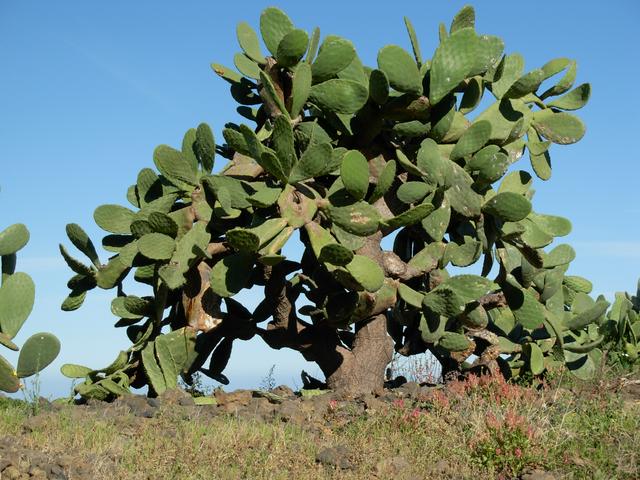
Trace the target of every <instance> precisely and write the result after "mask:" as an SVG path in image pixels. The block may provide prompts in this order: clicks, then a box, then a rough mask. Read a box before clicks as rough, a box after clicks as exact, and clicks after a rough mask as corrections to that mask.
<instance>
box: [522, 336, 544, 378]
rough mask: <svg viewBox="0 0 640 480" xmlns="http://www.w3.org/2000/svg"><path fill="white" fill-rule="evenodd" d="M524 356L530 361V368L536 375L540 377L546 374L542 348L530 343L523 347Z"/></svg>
mask: <svg viewBox="0 0 640 480" xmlns="http://www.w3.org/2000/svg"><path fill="white" fill-rule="evenodd" d="M523 351H524V354H525V355H526V356H527V358H528V359H529V368H530V369H531V373H533V374H534V375H540V374H542V372H544V369H545V365H544V354H543V353H542V350H540V347H539V346H538V345H537V344H536V343H533V342H529V343H527V344H525V345H524V347H523Z"/></svg>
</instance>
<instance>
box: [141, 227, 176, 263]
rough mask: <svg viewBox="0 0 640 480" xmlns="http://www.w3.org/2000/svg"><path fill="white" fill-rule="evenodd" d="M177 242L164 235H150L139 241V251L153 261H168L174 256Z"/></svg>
mask: <svg viewBox="0 0 640 480" xmlns="http://www.w3.org/2000/svg"><path fill="white" fill-rule="evenodd" d="M175 248H176V242H175V241H174V240H173V238H171V237H169V236H168V235H164V234H162V233H148V234H146V235H143V236H142V237H141V238H140V239H139V240H138V251H139V252H140V253H141V254H142V255H144V256H145V257H147V258H150V259H152V260H168V259H170V258H171V255H173V252H174V250H175Z"/></svg>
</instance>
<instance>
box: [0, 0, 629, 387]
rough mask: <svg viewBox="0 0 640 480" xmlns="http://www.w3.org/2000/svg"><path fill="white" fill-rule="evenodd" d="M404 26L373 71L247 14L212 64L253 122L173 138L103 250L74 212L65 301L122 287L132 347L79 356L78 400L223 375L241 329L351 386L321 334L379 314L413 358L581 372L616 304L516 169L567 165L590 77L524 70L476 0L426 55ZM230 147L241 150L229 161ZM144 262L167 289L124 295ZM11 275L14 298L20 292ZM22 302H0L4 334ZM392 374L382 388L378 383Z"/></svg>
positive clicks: (571, 70) (108, 216)
mask: <svg viewBox="0 0 640 480" xmlns="http://www.w3.org/2000/svg"><path fill="white" fill-rule="evenodd" d="M405 26H406V28H407V32H408V35H409V41H410V43H411V50H412V53H410V52H408V51H406V50H404V49H403V48H401V47H399V46H395V45H387V46H384V47H383V48H381V49H380V50H379V52H378V56H377V65H375V66H374V68H370V67H368V66H366V65H364V64H363V63H362V61H361V59H360V57H359V56H358V55H357V53H356V50H355V48H354V46H353V44H352V43H351V42H350V41H349V40H347V39H345V38H341V37H338V36H335V35H329V36H326V37H324V39H323V38H321V35H320V30H319V29H315V30H313V31H312V32H307V31H304V30H301V29H298V28H297V27H296V26H295V25H294V23H293V21H292V20H291V19H290V18H289V17H288V16H287V15H286V14H285V13H284V12H282V11H281V10H279V9H277V8H274V7H269V8H267V9H266V10H264V11H263V12H262V14H261V16H260V35H261V37H262V40H263V42H264V45H265V46H266V49H267V51H266V52H263V51H262V50H261V47H260V42H259V40H258V34H257V33H256V31H255V30H254V29H253V28H252V27H251V26H249V24H247V23H241V24H240V25H238V28H237V37H238V41H239V44H240V48H241V52H240V53H238V54H236V56H235V58H234V63H235V65H236V67H237V68H238V70H239V71H235V70H233V69H230V68H227V67H225V66H222V65H219V64H214V65H213V69H214V71H215V73H216V74H218V75H219V76H220V77H222V78H223V79H224V80H225V81H226V82H227V83H228V84H229V86H230V91H231V95H232V96H233V98H234V99H235V100H236V101H237V102H238V103H239V104H241V106H240V107H239V110H238V111H239V113H240V114H241V115H243V116H244V117H245V118H246V119H247V121H248V122H251V125H245V124H242V125H236V124H233V123H228V124H226V125H225V126H224V129H223V130H222V136H223V140H222V143H221V144H216V142H215V139H214V136H213V133H212V131H211V128H210V127H209V126H207V125H206V124H200V125H198V126H197V127H195V128H189V129H187V131H186V133H185V135H184V137H183V141H182V145H181V148H180V149H179V150H178V149H175V148H173V147H170V146H166V145H161V146H160V147H158V148H157V149H156V150H155V152H154V165H155V167H156V170H157V171H154V170H151V169H149V168H145V169H142V171H141V172H140V173H139V174H138V176H137V179H136V183H135V184H134V185H133V186H132V187H130V188H129V189H128V190H127V195H126V197H127V199H128V201H129V203H130V204H131V205H132V207H131V208H126V207H123V206H119V205H103V206H101V207H98V209H96V211H95V214H94V218H95V220H96V223H97V224H98V225H99V226H100V227H101V228H102V229H103V230H105V231H106V232H108V233H109V234H110V235H107V236H106V237H105V238H104V240H103V242H102V243H103V246H104V247H105V248H106V249H107V250H108V251H110V252H112V254H113V255H112V257H111V258H110V259H109V261H108V262H107V263H106V264H102V263H101V262H100V260H99V258H98V255H97V252H96V251H95V248H94V247H93V244H92V243H91V241H90V240H89V238H88V236H87V235H86V233H84V232H83V231H82V229H81V228H80V227H78V226H77V225H69V226H68V228H67V233H68V235H69V238H70V240H71V243H72V244H73V245H74V246H75V247H76V248H77V249H78V250H80V252H82V253H83V254H84V255H85V256H87V257H88V258H89V261H90V262H89V263H88V264H85V263H83V261H80V260H76V259H75V258H73V257H72V256H71V254H70V253H69V252H67V251H66V249H64V248H62V249H61V252H62V254H63V257H64V259H65V260H66V262H67V264H68V265H69V266H70V268H71V269H72V270H73V272H74V276H73V278H72V279H71V280H70V281H69V287H70V289H71V293H70V295H69V297H68V298H67V299H66V300H65V301H64V304H63V308H64V309H67V310H71V309H75V308H78V307H79V306H80V305H81V304H82V301H83V300H84V298H85V296H86V295H87V292H88V291H89V290H91V289H93V288H95V287H96V286H97V287H100V288H106V289H111V288H115V289H117V295H116V299H115V300H114V301H113V302H112V312H113V313H114V315H116V316H117V317H118V319H119V320H118V321H117V323H116V326H118V327H126V328H127V334H128V336H129V338H130V339H131V341H132V345H131V347H130V348H129V349H128V350H127V351H126V352H124V355H121V356H119V359H118V361H117V362H115V363H114V364H113V365H111V366H110V367H109V368H108V369H103V370H100V371H97V370H88V369H87V368H86V367H80V366H73V365H66V366H65V367H64V368H63V372H64V373H65V374H67V375H69V376H72V377H75V378H84V382H83V383H82V384H80V385H78V386H77V388H76V392H77V393H78V394H80V395H81V396H84V397H96V398H102V399H110V398H113V397H115V396H118V395H120V394H121V392H123V391H127V390H128V389H129V388H130V386H136V387H138V386H144V385H145V384H146V385H149V386H150V387H151V389H150V392H151V393H152V394H158V393H161V392H162V391H164V390H165V389H167V388H171V387H173V386H174V385H176V379H177V377H178V376H181V377H182V378H183V379H185V381H189V380H190V376H191V374H192V373H194V372H195V371H201V372H203V373H205V374H207V375H209V376H210V377H211V378H213V379H215V380H217V381H219V382H222V383H224V382H227V381H228V379H227V378H226V377H225V376H224V374H223V370H224V368H225V366H226V365H227V363H228V360H229V357H230V355H231V352H232V350H233V349H232V346H233V344H234V343H235V341H236V340H241V339H248V338H251V337H252V336H254V335H256V334H257V335H259V336H260V337H261V338H262V339H263V340H264V341H265V342H267V343H268V344H269V345H271V346H273V347H274V348H282V347H283V346H286V347H290V348H294V349H297V350H299V351H301V352H302V353H303V354H304V355H305V356H306V357H307V358H309V359H314V360H317V361H318V363H319V365H320V367H321V368H322V369H323V371H325V373H326V375H327V381H328V383H329V384H330V385H338V384H339V381H338V380H337V379H338V378H339V375H341V373H340V372H339V369H338V370H336V362H333V363H331V364H327V363H326V362H323V358H334V357H333V356H332V355H334V354H335V352H334V353H331V354H327V355H325V356H324V357H323V355H324V354H323V355H320V354H318V352H321V351H323V349H327V348H336V347H335V345H334V346H333V347H331V345H328V343H327V342H326V339H327V338H329V337H331V338H334V336H335V338H336V339H339V341H337V340H336V341H334V342H333V344H336V345H337V344H339V345H340V348H341V349H345V351H346V350H350V349H351V350H353V351H356V350H357V349H358V348H369V351H370V352H377V353H375V354H374V353H371V355H383V354H384V352H385V351H386V349H385V348H383V347H382V346H381V345H378V346H375V345H373V344H372V343H371V342H373V341H374V340H372V338H369V337H366V335H365V333H364V332H365V331H368V330H367V328H364V326H365V325H371V328H374V327H373V326H372V325H373V324H374V323H375V322H380V324H384V328H387V329H388V332H389V333H390V334H392V336H393V338H394V340H395V341H396V348H397V349H398V350H399V351H400V352H403V353H407V352H411V351H413V350H418V351H424V350H425V349H427V350H430V351H431V352H433V353H434V355H436V357H437V358H438V359H439V360H441V362H442V363H443V365H447V366H448V367H447V368H457V369H458V370H463V369H464V368H466V367H465V360H466V358H467V357H468V356H469V355H471V354H472V353H474V354H476V355H477V356H478V358H479V360H478V362H479V363H480V364H482V365H484V366H486V367H487V368H489V369H490V370H491V371H497V370H498V369H497V365H498V364H501V365H502V366H503V367H505V366H506V367H508V368H503V369H502V370H503V371H504V372H511V375H524V374H525V372H530V373H532V374H533V375H542V374H544V372H545V371H546V369H547V366H548V365H549V362H551V360H550V359H551V355H553V354H554V352H555V354H556V356H557V357H558V359H560V358H561V359H562V360H563V361H564V363H565V364H566V365H567V367H568V368H569V369H570V370H572V371H574V372H575V373H577V374H578V375H580V376H583V377H584V376H585V375H587V374H589V373H590V372H592V371H593V370H594V366H595V364H596V363H597V361H598V358H599V353H598V352H599V351H600V350H599V347H598V345H599V344H600V343H601V342H603V341H604V340H603V338H604V337H603V336H598V335H596V334H597V332H598V329H599V328H600V326H601V325H604V324H606V322H607V321H609V320H607V318H608V316H607V314H606V312H605V310H606V308H607V307H606V303H605V302H603V301H594V300H586V298H589V299H590V297H589V296H588V293H589V292H590V291H591V288H592V286H591V284H590V283H589V281H588V280H586V279H583V278H581V277H577V276H574V275H566V273H567V271H568V268H569V265H570V262H571V261H572V260H573V258H574V256H575V252H573V250H572V249H570V247H568V246H564V245H561V246H558V247H555V248H554V239H555V238H556V237H560V236H564V235H567V234H568V233H569V232H570V230H571V224H570V223H569V221H568V220H566V219H563V218H561V217H556V216H552V215H546V214H541V213H536V212H534V211H533V210H532V202H531V199H532V196H533V190H532V187H533V178H532V177H531V175H529V174H528V173H526V172H524V171H522V170H517V168H516V169H514V170H513V171H511V172H510V173H507V169H508V168H509V167H510V166H511V165H512V164H513V163H515V162H517V161H518V160H519V158H520V157H521V156H522V155H523V154H524V152H525V150H528V151H529V157H530V161H531V164H532V166H533V170H534V172H535V173H536V175H537V176H538V178H540V179H542V180H548V179H549V178H550V177H551V173H552V171H551V157H550V145H551V143H556V144H560V145H563V144H570V143H574V142H576V141H578V140H580V138H581V137H582V136H583V135H584V132H585V129H584V125H583V124H582V122H581V120H579V119H578V117H577V116H575V115H574V114H573V113H567V112H568V111H573V110H575V109H579V108H581V107H582V106H584V105H585V104H586V102H587V100H588V98H589V95H590V87H589V85H588V84H583V85H580V86H578V87H576V88H575V89H573V90H571V89H572V88H573V83H574V81H575V77H576V67H575V62H574V61H572V60H569V59H565V58H558V59H555V60H552V61H551V62H548V63H547V64H545V65H543V66H542V67H540V68H534V69H532V70H530V71H528V72H525V71H524V59H523V58H522V57H521V56H520V55H518V54H510V55H503V51H504V44H503V42H502V40H500V39H499V38H498V37H494V36H491V35H484V34H479V33H477V32H476V30H475V28H476V27H475V11H474V9H473V8H472V7H470V6H465V7H464V8H463V9H462V10H461V11H460V12H459V13H458V14H457V15H456V16H455V17H454V19H453V22H452V23H451V27H450V28H449V29H447V28H446V27H445V26H444V25H442V26H441V28H440V31H439V37H440V43H439V45H438V46H437V48H436V49H435V52H434V53H433V56H432V57H431V58H427V57H426V56H425V53H426V52H424V51H422V50H421V48H420V45H419V43H418V38H417V35H416V31H415V29H414V27H413V24H412V23H411V21H410V20H409V19H406V18H405ZM562 72H564V73H562ZM556 74H561V78H560V79H559V80H557V81H556V82H555V84H553V85H552V86H551V87H550V88H549V89H547V90H546V91H545V92H544V93H539V92H538V90H539V88H540V85H541V84H542V83H543V82H544V81H545V80H547V79H549V78H551V77H552V76H554V75H556ZM489 93H490V94H491V95H492V96H493V97H494V98H495V101H494V102H488V103H487V102H486V101H485V100H486V97H487V95H488V94H489ZM558 95H562V96H560V97H558ZM554 97H556V98H554ZM485 105H486V108H485V109H484V111H478V110H479V109H480V108H484V107H483V106H485ZM471 112H474V115H473V121H471V120H470V119H469V114H470V113H471ZM476 112H477V114H476ZM216 156H218V157H223V158H225V159H226V160H227V161H228V163H227V165H226V166H222V168H221V169H220V170H219V171H218V170H216V171H217V173H215V174H214V173H211V172H212V169H213V165H214V161H217V159H216ZM296 231H299V236H298V235H295V233H296ZM387 236H391V238H393V248H392V249H387V247H385V246H384V245H386V244H385V243H383V242H384V237H387ZM24 241H25V239H24V232H21V231H20V228H19V227H16V229H15V232H3V233H2V234H0V252H2V253H3V255H4V254H5V253H6V254H7V255H10V254H11V249H12V248H14V247H12V246H11V245H14V246H15V245H18V246H19V245H20V244H21V243H23V242H24ZM292 241H299V242H300V243H301V244H302V250H301V254H300V256H299V258H293V259H289V258H286V256H287V255H288V252H289V249H288V248H287V247H288V246H289V243H290V242H292ZM547 247H548V248H547ZM294 251H296V250H294ZM296 255H297V254H296ZM480 260H482V261H483V266H482V276H476V275H465V274H463V275H457V276H450V275H449V272H448V270H449V269H450V265H453V266H454V267H462V268H464V267H467V266H470V265H473V264H475V263H476V262H478V261H480ZM495 263H498V264H499V268H498V269H497V271H498V274H497V276H496V277H495V278H494V279H492V280H489V279H488V278H486V277H487V276H488V275H489V274H490V272H491V271H494V270H493V266H494V265H495ZM5 265H6V267H5ZM5 270H7V271H8V270H11V268H10V258H7V259H6V260H5V259H4V257H3V272H4V271H5ZM132 271H133V272H134V274H133V275H134V280H136V281H138V282H141V283H144V284H146V285H148V286H150V287H151V289H152V295H150V296H149V297H135V296H132V295H126V294H125V292H124V286H123V285H124V282H125V280H126V278H127V277H128V276H129V275H130V273H131V272H132ZM11 273H13V272H11ZM18 280H19V277H18ZM12 282H17V280H12V281H11V280H7V281H6V282H5V283H6V285H7V287H6V288H7V290H11V292H10V293H11V295H10V296H13V295H14V292H13V291H14V290H16V291H17V290H19V289H18V288H17V287H16V286H13V285H12ZM254 285H255V286H259V287H260V288H264V292H265V293H264V295H265V297H264V299H263V300H262V301H261V302H260V304H259V306H258V307H257V308H256V310H255V311H254V312H248V311H246V309H244V307H242V306H241V305H239V304H237V303H238V302H235V303H234V300H233V299H232V298H231V297H233V296H234V295H236V294H238V293H239V292H241V291H243V290H245V289H248V288H251V287H253V286H254ZM3 288H4V287H3ZM23 290H28V289H27V288H26V287H25V288H23ZM27 293H28V292H27ZM7 295H8V294H7ZM1 296H2V292H1V291H0V297H1ZM303 297H304V298H303ZM300 302H306V304H305V306H304V307H303V308H301V309H299V308H298V307H299V304H300ZM590 302H591V303H590ZM615 305H616V308H617V309H618V310H620V311H622V310H621V309H622V307H621V305H622V303H621V302H618V303H617V304H615ZM625 305H626V304H625ZM225 306H226V308H225ZM21 308H23V309H24V307H21ZM625 311H626V310H625ZM297 312H300V315H306V316H308V317H309V320H308V321H303V320H300V319H299V318H298V317H297V314H298V313H297ZM25 313H27V312H26V310H25V311H16V312H15V314H14V313H12V314H11V319H9V318H8V317H6V315H8V314H6V313H0V315H5V316H4V317H0V320H2V322H0V323H4V324H7V325H9V327H8V331H7V332H4V328H5V327H4V325H3V327H2V328H3V332H4V333H5V336H4V337H1V338H2V341H3V344H6V345H11V343H10V342H11V338H12V337H11V334H12V333H13V330H15V326H14V327H11V325H17V324H18V323H20V321H21V319H22V318H23V317H25ZM616 315H617V316H616V318H618V317H620V315H618V314H616ZM5 317H6V319H5ZM625 318H626V317H625ZM269 319H271V320H270V321H269V325H268V327H267V328H263V327H262V326H260V323H261V322H264V321H267V320H269ZM354 324H355V326H354ZM165 326H169V330H168V331H167V330H166V329H164V330H163V328H164V327H165ZM603 328H604V327H603ZM636 328H640V327H636ZM163 332H164V333H163ZM321 332H322V333H321ZM416 335H417V337H416ZM365 337H366V339H365ZM379 338H380V339H383V338H384V339H386V336H385V335H380V336H379ZM323 341H324V342H325V343H322V342H323ZM376 341H377V340H376ZM380 341H382V340H380ZM403 341H404V342H407V343H406V345H403V344H402V342H403ZM414 342H415V343H414ZM420 342H422V343H420ZM598 342H600V343H598ZM329 343H331V342H329ZM627 343H629V342H627ZM333 344H332V345H333ZM359 345H370V346H369V347H364V346H363V347H360V346H359ZM371 345H373V346H371ZM565 346H566V348H565ZM496 352H502V354H503V355H501V356H499V355H498V354H496ZM325 353H326V352H325ZM352 353H353V352H352ZM340 355H342V353H340ZM209 356H211V360H210V362H209V367H208V368H205V367H204V365H206V363H207V359H208V358H209ZM336 358H337V357H336ZM338 363H340V362H338ZM343 363H344V365H345V367H344V368H355V367H348V365H351V362H343ZM356 363H357V362H356ZM380 363H381V364H382V363H384V361H382V360H381V361H380ZM0 365H2V363H1V362H0ZM452 365H453V366H457V367H452ZM476 366H477V364H476ZM1 368H3V367H1ZM382 373H383V372H382V370H381V374H380V378H377V379H374V380H372V384H371V385H373V383H374V382H378V383H379V385H382V384H381V383H380V382H382V380H381V378H382ZM343 378H346V377H343ZM12 381H14V379H13V378H9V379H8V380H7V382H8V384H10V383H11V382H12Z"/></svg>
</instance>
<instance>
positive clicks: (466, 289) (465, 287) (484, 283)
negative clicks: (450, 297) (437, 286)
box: [441, 275, 498, 303]
mask: <svg viewBox="0 0 640 480" xmlns="http://www.w3.org/2000/svg"><path fill="white" fill-rule="evenodd" d="M441 285H445V286H447V287H448V288H452V289H453V290H455V292H456V294H457V295H458V296H459V297H460V298H461V299H462V300H463V301H464V302H465V303H470V302H472V301H475V300H478V299H479V298H480V297H482V296H483V295H485V294H487V293H489V292H490V291H491V290H495V289H497V288H498V285H496V284H495V283H493V282H492V281H491V280H489V279H488V278H485V277H481V276H479V275H456V276H454V277H451V278H448V279H447V280H445V281H444V282H443V283H442V284H441Z"/></svg>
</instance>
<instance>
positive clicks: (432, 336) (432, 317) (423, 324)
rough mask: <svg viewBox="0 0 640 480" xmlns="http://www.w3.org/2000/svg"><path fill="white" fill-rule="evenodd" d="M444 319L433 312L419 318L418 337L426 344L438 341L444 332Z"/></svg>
mask: <svg viewBox="0 0 640 480" xmlns="http://www.w3.org/2000/svg"><path fill="white" fill-rule="evenodd" d="M446 324H447V322H446V317H442V316H440V315H438V314H435V313H433V312H427V314H426V315H425V314H422V315H421V317H420V326H419V329H420V336H421V337H422V340H423V341H424V342H425V343H427V344H432V343H435V342H437V341H438V340H440V338H441V337H442V335H443V334H444V332H445V326H446Z"/></svg>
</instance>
